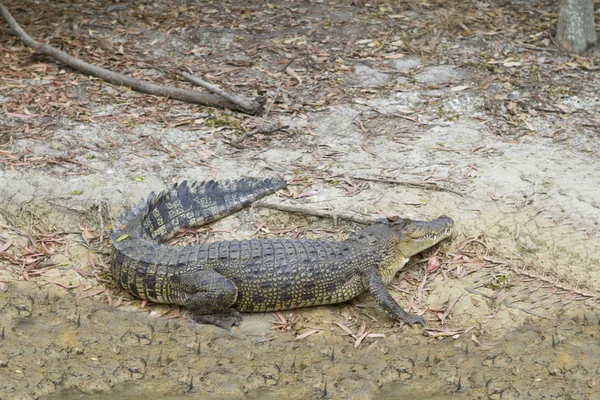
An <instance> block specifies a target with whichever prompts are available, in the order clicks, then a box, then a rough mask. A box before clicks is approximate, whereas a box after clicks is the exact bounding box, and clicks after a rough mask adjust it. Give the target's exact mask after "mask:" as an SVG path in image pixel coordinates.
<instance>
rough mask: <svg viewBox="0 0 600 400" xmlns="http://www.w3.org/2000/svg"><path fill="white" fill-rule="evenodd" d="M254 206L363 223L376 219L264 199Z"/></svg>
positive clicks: (371, 222) (366, 223) (369, 223)
mask: <svg viewBox="0 0 600 400" xmlns="http://www.w3.org/2000/svg"><path fill="white" fill-rule="evenodd" d="M253 207H258V208H269V209H271V210H277V211H285V212H291V213H296V214H304V215H311V216H313V217H321V218H333V220H334V221H335V220H337V219H344V220H346V221H351V222H356V223H357V224H362V225H371V224H373V223H374V222H375V220H374V219H373V218H368V217H360V216H357V215H348V214H345V213H339V212H335V211H327V210H315V209H312V208H308V207H304V206H298V205H293V204H282V203H267V202H264V201H259V202H257V203H254V204H253Z"/></svg>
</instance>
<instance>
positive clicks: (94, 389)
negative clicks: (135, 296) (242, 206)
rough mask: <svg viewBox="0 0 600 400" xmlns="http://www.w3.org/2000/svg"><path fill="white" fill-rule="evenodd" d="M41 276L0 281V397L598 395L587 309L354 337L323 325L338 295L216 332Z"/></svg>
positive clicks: (595, 340) (596, 347) (387, 327)
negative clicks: (324, 303) (282, 325)
mask: <svg viewBox="0 0 600 400" xmlns="http://www.w3.org/2000/svg"><path fill="white" fill-rule="evenodd" d="M52 287H53V285H47V286H44V287H37V286H35V285H33V284H29V283H22V282H16V283H10V284H6V285H5V286H4V291H3V292H1V295H0V310H1V313H0V326H1V329H2V332H3V336H2V339H1V340H0V360H1V362H2V364H1V365H2V367H1V368H0V393H2V394H1V395H0V398H2V399H33V398H43V399H59V398H60V399H75V398H78V399H108V398H110V399H145V398H148V397H152V398H165V399H179V398H190V397H192V398H211V399H212V398H240V397H245V396H246V397H248V398H257V399H258V398H281V396H288V397H290V398H300V397H302V398H320V397H326V398H371V397H374V396H377V397H378V398H389V399H411V398H424V399H446V398H452V399H456V398H458V399H469V398H477V397H481V398H491V399H500V398H502V399H512V398H575V399H594V398H600V397H599V396H600V362H599V355H600V340H599V338H600V311H598V310H578V311H569V312H566V313H565V314H562V315H558V316H556V319H555V320H552V319H537V318H536V319H532V320H525V322H524V323H523V324H521V325H520V326H519V327H518V328H517V329H513V330H511V331H509V332H508V333H506V334H505V335H504V336H495V335H494V333H493V332H488V333H483V332H482V331H480V330H479V329H478V328H475V329H473V330H471V331H470V332H469V333H468V334H465V335H462V336H460V337H459V338H457V339H452V338H445V339H434V338H429V337H426V336H424V335H423V332H422V330H420V329H410V328H407V327H405V328H402V329H400V328H393V327H391V324H389V321H386V320H385V318H383V317H378V319H379V321H380V324H371V325H370V328H369V329H373V330H374V331H375V330H377V331H379V332H385V334H386V337H385V338H373V339H365V341H364V342H363V343H362V344H361V345H360V346H359V347H358V348H354V344H353V342H354V341H353V340H350V339H349V338H348V337H347V336H342V335H341V330H339V329H335V328H334V326H333V324H332V322H334V321H339V320H341V319H343V318H344V315H345V313H346V312H347V309H348V308H349V306H348V305H340V306H331V307H316V308H313V309H307V310H302V311H301V314H300V315H301V318H300V319H301V321H300V322H299V323H298V326H297V327H296V328H297V329H298V331H300V332H303V331H306V330H307V329H310V328H314V329H322V331H320V332H319V333H317V334H314V335H311V336H309V337H307V338H305V339H302V340H295V337H294V336H295V334H294V333H292V332H275V331H272V330H270V329H269V327H270V326H271V325H270V319H271V316H270V315H263V314H255V315H246V316H245V320H244V322H243V323H242V327H241V328H240V329H235V330H234V332H233V333H232V334H228V333H226V332H224V331H222V330H220V329H218V328H214V327H211V326H201V325H196V324H192V323H190V322H188V321H187V320H185V319H181V318H176V319H169V318H168V317H167V316H156V315H154V313H152V312H149V310H148V309H142V310H140V309H139V308H132V309H126V308H125V309H124V310H123V308H122V307H121V308H119V309H116V308H113V307H110V306H108V305H102V304H99V303H98V302H95V301H94V300H92V299H89V298H87V299H85V298H77V297H76V296H75V295H74V294H72V293H69V292H65V291H64V290H54V289H52ZM136 310H137V311H136ZM471 335H475V336H474V337H472V336H471ZM475 338H476V341H477V342H479V343H476V342H475V341H474V340H475Z"/></svg>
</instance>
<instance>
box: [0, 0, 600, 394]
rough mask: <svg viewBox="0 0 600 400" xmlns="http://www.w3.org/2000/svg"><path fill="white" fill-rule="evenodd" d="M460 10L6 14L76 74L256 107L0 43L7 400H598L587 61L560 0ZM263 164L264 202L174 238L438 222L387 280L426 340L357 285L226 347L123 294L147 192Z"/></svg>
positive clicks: (127, 6)
mask: <svg viewBox="0 0 600 400" xmlns="http://www.w3.org/2000/svg"><path fill="white" fill-rule="evenodd" d="M455 3H458V4H449V3H448V2H445V1H423V2H418V3H414V2H408V1H407V2H378V1H371V2H368V3H367V2H363V1H355V2H350V1H345V2H342V1H336V2H325V1H299V2H291V1H282V0H273V1H269V2H260V3H259V2H257V3H252V2H237V1H224V2H210V1H207V2H202V3H198V2H186V1H175V0H167V1H162V2H149V1H136V2H132V3H114V4H113V3H110V4H108V3H106V2H100V1H97V2H88V1H85V2H84V1H78V0H77V1H55V2H43V3H42V4H38V3H36V2H33V1H29V0H25V1H12V0H10V1H6V2H5V3H4V4H5V5H6V6H7V7H8V8H9V9H10V10H11V12H12V13H13V15H14V16H15V18H16V19H17V20H18V21H19V23H20V24H21V25H22V27H23V28H24V29H25V30H27V31H28V32H29V33H30V35H32V36H33V37H35V38H36V39H38V40H40V41H45V42H47V43H49V44H51V45H53V46H56V47H59V48H61V49H63V50H65V51H67V52H69V53H70V54H72V55H74V56H77V57H79V58H81V59H84V60H85V61H87V62H91V63H95V64H98V65H102V66H104V67H106V68H109V69H112V70H116V71H119V72H122V73H125V74H128V75H131V76H135V77H137V78H140V79H147V80H152V81H154V82H157V83H161V84H165V85H175V86H180V87H188V86H189V85H188V84H187V83H185V82H183V81H181V80H180V79H179V75H178V71H180V70H181V69H187V70H189V71H191V72H193V73H194V74H197V75H199V76H203V77H204V78H205V79H207V80H210V81H211V82H212V83H214V84H217V85H220V86H222V87H224V88H225V89H227V90H229V91H231V92H235V93H241V94H245V95H249V96H259V95H260V96H264V97H265V98H266V99H267V109H268V114H267V115H266V116H259V117H252V116H247V115H243V114H239V113H234V112H231V111H226V110H217V109H211V108H207V107H201V106H197V105H193V104H186V103H182V102H177V101H171V100H168V99H164V98H158V97H153V96H147V95H143V94H139V93H136V92H133V91H131V90H129V89H126V88H119V87H115V86H113V85H109V84H106V83H104V82H102V81H101V80H98V79H96V78H91V77H86V76H83V75H82V74H80V73H78V72H76V71H74V70H71V69H69V68H66V67H64V66H63V65H61V64H59V63H56V62H55V61H53V60H52V59H49V58H46V57H42V56H39V55H35V54H33V53H31V52H29V51H28V50H27V49H26V48H25V47H23V45H22V44H21V43H20V42H19V41H18V39H16V38H15V37H14V36H11V35H10V34H9V33H7V32H5V31H0V71H1V73H0V74H1V75H0V106H1V108H2V111H0V113H1V115H2V119H1V120H0V165H1V168H0V331H1V332H0V399H2V400H4V399H38V398H39V399H59V398H60V399H69V398H73V399H74V398H84V399H104V398H106V399H108V398H111V399H114V398H122V399H142V398H148V396H151V397H152V398H158V397H161V396H162V397H164V398H166V399H176V398H183V397H184V396H185V398H189V397H199V398H232V397H248V398H271V397H272V398H281V396H288V397H290V398H371V397H374V396H377V397H378V398H393V399H413V398H429V399H445V398H453V399H454V398H458V399H461V398H464V399H473V398H479V399H516V398H536V399H553V398H556V399H559V398H560V399H594V398H599V396H600V367H599V366H598V362H597V354H600V343H599V342H598V337H599V335H600V312H599V311H598V304H599V299H600V297H599V296H600V240H599V239H598V238H599V224H600V157H599V156H600V135H599V133H600V97H599V96H598V93H600V73H599V71H600V63H599V62H598V55H599V54H598V51H597V50H596V53H594V54H591V55H590V56H588V57H575V56H569V55H565V54H561V53H559V52H558V51H557V50H556V47H555V44H554V43H553V39H552V36H553V34H554V29H555V25H556V9H555V8H554V6H555V4H554V3H555V2H554V1H541V2H539V1H519V2H509V1H489V2H476V1H463V2H455ZM597 7H598V4H597V3H596V8H597ZM596 15H600V14H598V13H597V14H596ZM597 19H598V18H597ZM597 22H598V21H597ZM289 62H292V63H291V64H289ZM288 64H289V66H287V65H288ZM286 66H287V68H286ZM278 174H279V175H283V176H284V177H285V178H287V179H288V180H289V181H290V187H289V189H286V190H284V191H281V192H280V193H278V194H277V195H273V196H271V197H269V198H267V199H265V200H264V202H265V203H268V204H267V205H262V206H254V207H252V208H250V209H246V210H243V211H241V212H239V213H237V214H235V215H234V216H231V217H228V218H227V219H224V220H221V221H219V222H217V223H215V224H213V225H212V226H211V227H202V228H200V229H198V230H197V231H195V232H187V233H186V235H183V236H182V237H179V238H177V239H175V241H174V243H173V244H174V245H177V244H182V243H185V242H197V241H205V240H215V239H224V238H225V239H226V238H237V239H243V238H250V237H278V236H284V237H306V238H317V237H326V238H330V239H342V238H344V237H345V236H346V235H347V234H348V233H349V232H351V231H353V230H355V229H357V228H358V227H359V226H358V225H357V224H356V223H353V222H349V221H348V220H346V219H344V218H343V216H345V215H346V216H347V215H352V216H359V217H363V218H364V217H374V216H379V217H380V216H384V215H387V216H391V215H401V216H404V217H410V218H419V219H429V218H434V217H437V216H439V215H441V214H446V215H449V216H451V217H452V218H453V219H454V220H455V221H456V233H455V234H454V235H453V237H452V239H451V240H449V241H446V242H444V243H442V244H441V245H440V246H438V247H436V248H434V249H431V250H429V251H427V252H425V253H424V254H421V255H419V256H416V257H413V260H412V261H411V262H410V263H409V265H408V266H407V268H405V269H404V270H403V271H401V272H400V274H399V275H398V277H397V280H396V281H395V282H394V283H393V284H392V285H391V287H390V291H391V293H392V294H393V296H394V297H395V298H396V299H397V300H398V301H399V302H400V303H401V304H402V305H403V306H404V307H405V308H407V309H410V310H411V311H412V312H418V313H420V314H421V313H422V314H423V316H424V318H425V319H426V320H427V326H426V328H425V329H423V328H414V329H411V328H410V327H402V328H400V327H399V326H398V325H396V324H393V323H392V321H390V320H389V319H387V318H386V316H385V315H384V314H383V313H382V312H381V310H379V309H378V308H377V307H376V306H375V305H374V303H373V302H372V301H371V299H370V298H369V296H366V295H365V296H362V297H360V298H358V299H356V300H355V301H353V302H352V303H349V304H340V305H335V306H328V307H314V308H310V309H300V310H296V311H289V312H282V313H279V314H252V315H250V314H246V315H244V322H243V323H242V325H241V327H239V328H234V329H233V332H232V333H231V334H228V333H227V332H225V331H223V330H221V329H219V328H216V327H213V326H205V325H198V324H194V323H192V322H190V321H189V320H188V319H187V318H186V317H185V310H184V309H181V310H180V309H178V308H174V307H168V306H160V305H153V304H146V303H145V302H140V301H138V300H135V299H133V298H131V297H130V296H129V295H128V294H126V293H123V292H119V291H118V290H117V289H116V288H115V287H113V286H112V284H111V279H110V274H109V272H108V257H109V254H110V243H109V241H108V231H109V228H110V225H111V223H112V222H113V221H115V219H116V218H117V217H118V216H119V215H120V214H121V213H122V212H123V211H124V210H125V209H126V208H127V207H129V206H131V205H132V204H134V203H136V202H138V201H139V199H140V198H142V197H146V196H147V195H148V194H149V193H150V192H151V191H160V190H162V189H164V188H165V187H167V186H168V185H171V184H173V183H175V182H178V181H182V180H185V179H187V180H204V179H211V178H216V179H227V178H237V177H240V176H255V177H261V176H275V175H278ZM269 204H270V205H271V207H272V205H273V204H274V205H275V206H277V204H283V205H296V206H299V207H302V209H304V210H321V211H323V210H325V211H328V212H330V213H332V214H337V215H340V218H336V219H332V218H317V217H312V216H307V215H305V214H302V213H289V212H282V211H277V210H274V209H272V208H268V205H269Z"/></svg>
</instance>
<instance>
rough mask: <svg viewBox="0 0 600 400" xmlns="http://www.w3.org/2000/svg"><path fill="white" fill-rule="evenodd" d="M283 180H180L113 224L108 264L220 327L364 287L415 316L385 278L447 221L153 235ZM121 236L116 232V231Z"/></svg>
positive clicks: (391, 307) (242, 201)
mask: <svg viewBox="0 0 600 400" xmlns="http://www.w3.org/2000/svg"><path fill="white" fill-rule="evenodd" d="M284 186H285V181H283V180H279V179H270V180H263V181H256V180H246V179H242V180H239V181H233V182H225V183H224V184H220V185H219V184H216V183H214V182H212V181H210V182H207V183H202V184H198V185H187V184H186V183H185V182H184V183H182V184H180V185H178V186H175V187H174V188H173V189H172V190H171V191H167V192H163V193H161V194H160V195H159V196H157V197H154V196H153V195H151V197H150V199H149V200H148V202H147V203H146V204H142V205H141V210H137V209H134V210H133V212H130V213H129V214H128V215H126V216H125V217H124V219H123V221H121V223H120V224H119V226H118V227H117V228H115V229H114V230H113V232H112V235H111V239H112V241H113V244H114V246H115V252H114V255H113V260H112V271H113V275H114V277H115V279H116V280H117V282H119V284H120V286H121V287H123V288H124V289H127V290H129V291H130V292H131V293H132V294H134V295H135V296H137V297H140V298H143V299H147V300H150V301H153V302H157V303H168V304H178V305H182V306H186V307H187V308H188V309H189V310H190V311H191V313H192V317H193V318H194V319H195V320H196V321H198V322H205V323H212V324H215V325H218V326H221V327H223V328H225V329H230V328H231V326H232V325H238V324H239V321H240V320H241V317H240V315H239V312H240V311H241V312H268V311H277V310H286V309H291V308H299V307H306V306H314V305H324V304H334V303H341V302H345V301H348V300H350V299H352V298H354V297H356V296H358V295H359V294H361V293H363V292H365V291H369V292H370V293H371V294H372V295H373V297H374V298H375V300H376V301H377V303H378V304H379V305H380V306H381V307H382V308H383V309H384V310H385V311H386V312H387V313H388V315H389V316H390V317H391V318H392V319H394V320H397V321H400V322H403V323H408V324H410V325H411V326H412V325H413V324H415V323H419V324H424V323H425V321H424V320H423V318H421V317H420V316H416V315H410V314H406V313H405V311H404V310H403V309H402V307H400V306H399V305H398V304H397V303H396V301H395V300H394V299H393V298H392V297H391V295H390V294H389V293H388V292H387V291H386V289H385V285H386V284H387V283H389V282H390V281H391V280H392V279H393V277H394V276H395V274H396V272H398V271H399V270H400V269H401V268H402V267H403V266H404V264H406V262H407V261H408V259H409V257H410V256H412V255H414V254H416V253H418V252H420V251H422V250H424V249H426V248H428V247H430V246H432V245H434V244H436V243H437V242H439V241H440V240H443V239H444V238H446V237H448V236H450V234H451V231H452V226H453V221H452V220H451V219H450V218H448V217H445V216H442V217H439V218H437V219H435V220H433V221H430V222H423V221H411V220H407V219H399V220H398V221H396V222H389V221H378V222H377V223H374V224H373V225H371V226H367V227H366V228H364V229H362V230H360V231H358V232H356V233H354V234H352V235H350V236H349V237H348V239H346V240H344V241H341V242H334V241H324V240H286V239H276V240H266V239H261V240H255V239H253V240H242V241H237V240H232V241H219V242H214V243H209V244H204V245H202V246H187V247H175V246H167V245H163V244H161V242H164V241H165V240H167V239H168V238H170V237H172V236H173V235H174V234H175V232H176V231H177V230H178V229H180V228H183V227H188V226H199V225H202V224H204V223H207V222H210V221H213V220H215V219H218V218H221V217H224V216H225V215H228V214H231V213H232V212H233V211H235V210H238V209H240V208H242V207H243V206H245V205H248V204H250V203H251V202H252V201H253V200H256V199H258V198H260V197H263V196H265V195H267V194H269V193H272V192H274V191H276V190H278V189H280V188H282V187H284ZM119 239H121V240H119Z"/></svg>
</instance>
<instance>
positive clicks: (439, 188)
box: [350, 176, 465, 196]
mask: <svg viewBox="0 0 600 400" xmlns="http://www.w3.org/2000/svg"><path fill="white" fill-rule="evenodd" d="M350 178H351V179H358V180H362V181H369V182H383V183H390V184H393V185H402V186H408V187H413V188H419V189H431V190H437V191H440V192H449V193H454V194H457V195H459V196H464V195H465V194H464V193H462V192H459V191H458V190H454V189H450V188H447V187H444V186H440V185H438V184H437V183H434V182H410V181H401V180H397V179H392V178H375V177H368V176H350Z"/></svg>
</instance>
